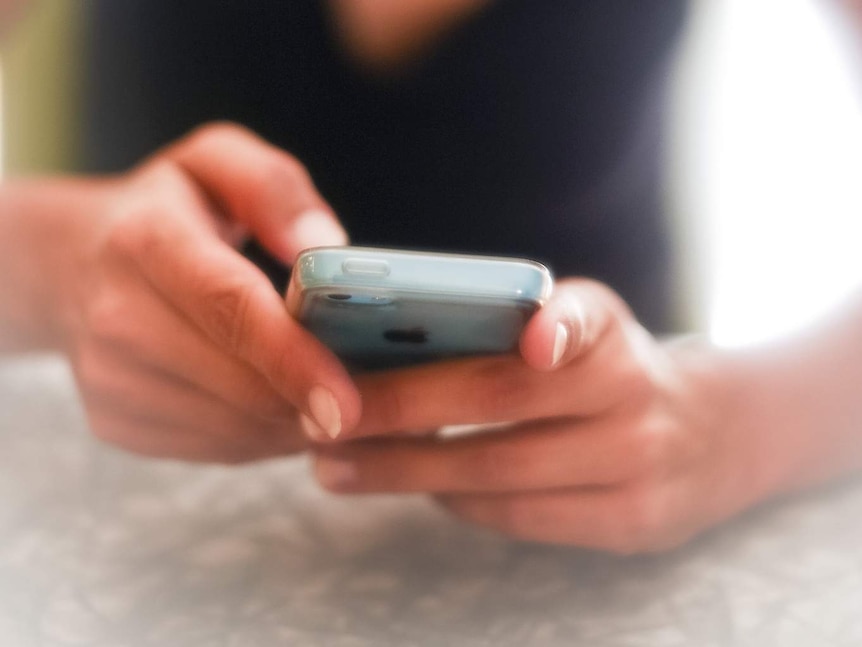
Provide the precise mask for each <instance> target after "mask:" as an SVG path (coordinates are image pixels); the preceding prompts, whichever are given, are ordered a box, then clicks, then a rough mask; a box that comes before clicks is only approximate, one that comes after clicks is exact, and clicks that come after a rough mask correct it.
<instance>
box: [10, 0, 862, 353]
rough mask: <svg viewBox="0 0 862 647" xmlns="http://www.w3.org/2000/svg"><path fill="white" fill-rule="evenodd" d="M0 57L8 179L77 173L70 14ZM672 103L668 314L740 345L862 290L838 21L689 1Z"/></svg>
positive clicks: (856, 96) (49, 3)
mask: <svg viewBox="0 0 862 647" xmlns="http://www.w3.org/2000/svg"><path fill="white" fill-rule="evenodd" d="M31 4H32V6H31V7H30V8H29V9H28V10H27V12H26V13H25V14H24V15H23V17H22V19H21V20H20V21H19V23H18V25H17V26H16V27H15V28H14V30H12V31H11V32H9V33H8V34H6V36H5V41H6V42H5V44H4V48H3V50H2V74H3V76H2V94H3V102H2V133H0V138H2V168H3V170H4V173H5V174H6V175H19V174H32V173H45V172H63V171H68V170H71V169H75V168H76V163H77V152H76V151H77V150H78V142H77V141H76V137H75V132H76V129H75V127H74V124H76V123H78V122H79V109H80V96H79V89H80V87H81V84H80V78H81V73H80V68H79V64H80V54H79V53H80V46H81V42H82V39H83V38H84V36H85V25H84V24H83V20H82V17H81V15H80V14H81V11H80V9H81V6H82V3H78V2H68V1H66V0H42V1H40V2H33V3H31ZM693 6H694V11H693V12H692V16H691V20H690V24H689V27H688V33H687V37H686V39H685V42H684V43H683V46H682V48H681V51H680V54H679V60H678V64H677V69H676V74H675V82H674V84H673V87H672V92H671V96H670V99H671V101H670V106H671V119H672V124H673V138H672V146H671V150H670V154H669V159H668V160H667V161H666V168H667V177H668V195H667V204H668V213H669V214H670V217H671V218H673V221H674V225H675V232H676V249H677V273H676V274H677V277H678V281H677V283H678V285H677V293H678V294H677V302H678V303H679V309H680V311H681V313H683V315H682V316H683V317H684V319H685V320H686V321H688V322H690V327H691V328H693V329H695V330H704V331H708V332H709V334H710V335H711V336H712V338H713V339H714V340H715V341H716V342H718V343H720V344H723V345H729V346H739V345H745V344H751V343H757V342H761V341H764V340H767V339H770V338H773V337H776V336H781V335H785V334H789V333H792V332H793V331H794V330H796V329H798V328H799V327H801V326H804V325H806V324H808V323H810V322H812V321H813V320H816V319H817V318H818V317H821V316H823V314H824V313H826V312H828V311H829V310H830V309H832V308H834V307H836V305H837V304H838V303H840V301H841V300H842V299H843V298H845V297H846V296H847V295H848V293H849V292H851V291H852V290H855V289H858V287H859V285H860V283H862V253H860V250H859V244H860V240H862V181H860V180H862V100H860V82H862V73H860V67H859V66H858V65H856V64H855V62H856V61H857V60H858V51H859V50H858V48H854V46H853V44H852V39H851V38H850V35H849V33H848V31H847V25H846V24H845V23H844V22H843V21H842V20H841V17H840V16H839V15H838V13H837V9H836V8H835V6H833V5H832V4H831V3H826V2H818V1H816V0H696V1H695V2H694V3H693Z"/></svg>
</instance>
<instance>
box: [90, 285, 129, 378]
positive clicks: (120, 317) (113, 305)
mask: <svg viewBox="0 0 862 647" xmlns="http://www.w3.org/2000/svg"><path fill="white" fill-rule="evenodd" d="M85 330H86V332H87V336H88V338H89V340H90V341H91V342H92V343H93V344H100V343H109V344H113V345H120V344H123V343H125V342H126V341H127V340H128V339H129V336H130V332H131V323H130V317H129V308H128V303H127V298H126V297H125V296H124V295H123V294H121V293H119V292H117V291H114V290H105V291H103V292H102V293H101V294H99V295H98V296H97V297H96V298H95V299H94V300H93V301H91V302H90V303H89V304H88V307H87V310H86V312H85ZM87 357H88V355H86V354H85V355H83V358H82V359H83V360H84V362H85V364H84V366H88V364H87V363H86V359H87Z"/></svg>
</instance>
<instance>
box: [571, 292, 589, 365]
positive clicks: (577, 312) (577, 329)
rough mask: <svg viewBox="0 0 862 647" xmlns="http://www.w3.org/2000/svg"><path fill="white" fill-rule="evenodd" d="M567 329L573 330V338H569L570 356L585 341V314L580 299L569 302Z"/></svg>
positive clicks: (576, 352) (579, 350)
mask: <svg viewBox="0 0 862 647" xmlns="http://www.w3.org/2000/svg"><path fill="white" fill-rule="evenodd" d="M568 310H569V316H568V319H569V322H570V323H569V329H570V330H573V331H574V333H575V334H574V339H572V340H569V343H570V344H571V346H572V351H571V356H572V357H576V356H577V355H578V354H580V352H581V349H582V348H583V347H584V344H585V343H586V341H587V314H586V311H585V310H584V305H583V303H582V302H581V300H580V299H573V300H572V301H571V302H570V303H569V307H568Z"/></svg>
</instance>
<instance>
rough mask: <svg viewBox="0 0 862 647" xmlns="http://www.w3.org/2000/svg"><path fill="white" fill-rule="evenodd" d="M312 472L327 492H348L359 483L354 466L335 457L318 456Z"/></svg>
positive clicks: (351, 462)
mask: <svg viewBox="0 0 862 647" xmlns="http://www.w3.org/2000/svg"><path fill="white" fill-rule="evenodd" d="M314 472H315V474H316V475H317V480H318V481H319V482H320V484H321V485H322V486H323V487H325V488H326V489H327V490H348V489H350V488H351V487H353V486H355V485H356V484H357V483H358V482H359V470H357V469H356V464H355V463H354V462H353V461H350V460H347V459H344V458H339V457H336V456H318V457H317V460H316V462H315V464H314Z"/></svg>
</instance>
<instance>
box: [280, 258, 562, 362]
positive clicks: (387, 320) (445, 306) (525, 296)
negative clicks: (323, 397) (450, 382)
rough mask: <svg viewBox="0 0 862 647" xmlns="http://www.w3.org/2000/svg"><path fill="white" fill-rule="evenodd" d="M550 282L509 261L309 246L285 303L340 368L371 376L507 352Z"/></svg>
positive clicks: (540, 268) (536, 266)
mask: <svg viewBox="0 0 862 647" xmlns="http://www.w3.org/2000/svg"><path fill="white" fill-rule="evenodd" d="M552 285H553V280H552V278H551V273H550V272H549V271H548V269H547V268H546V267H545V266H544V265H542V264H540V263H536V262H534V261H530V260H524V259H518V258H500V257H492V256H470V255H463V254H442V253H431V252H412V251H404V250H396V249H376V248H370V247H317V248H312V249H308V250H306V251H304V252H302V253H301V254H300V255H299V257H298V259H297V261H296V263H295V264H294V267H293V272H292V273H291V278H290V283H289V285H288V289H287V305H288V310H289V311H290V313H291V314H292V315H293V316H294V317H295V318H296V319H297V320H299V321H300V322H301V323H302V324H303V325H304V326H305V327H306V328H307V329H308V330H310V331H311V332H312V333H313V334H314V335H315V336H316V337H317V338H318V339H320V340H321V341H322V342H323V343H324V344H326V345H327V346H328V347H329V348H330V349H332V350H333V351H334V352H335V354H336V355H338V356H339V357H340V358H341V359H342V360H343V361H344V362H345V364H346V365H347V366H348V368H350V369H351V370H357V371H361V370H378V369H384V368H394V367H399V366H408V365H412V364H418V363H422V362H428V361H435V360H441V359H447V358H453V357H461V356H467V355H487V354H495V353H506V352H510V351H512V350H514V349H515V348H516V347H517V345H518V337H519V336H520V333H521V330H522V329H523V327H524V324H525V323H526V322H527V320H528V319H529V318H530V315H532V314H533V313H534V312H535V311H536V310H537V309H538V308H539V307H541V306H542V304H543V303H544V302H545V301H546V300H547V299H548V297H549V296H550V294H551V290H552Z"/></svg>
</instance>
